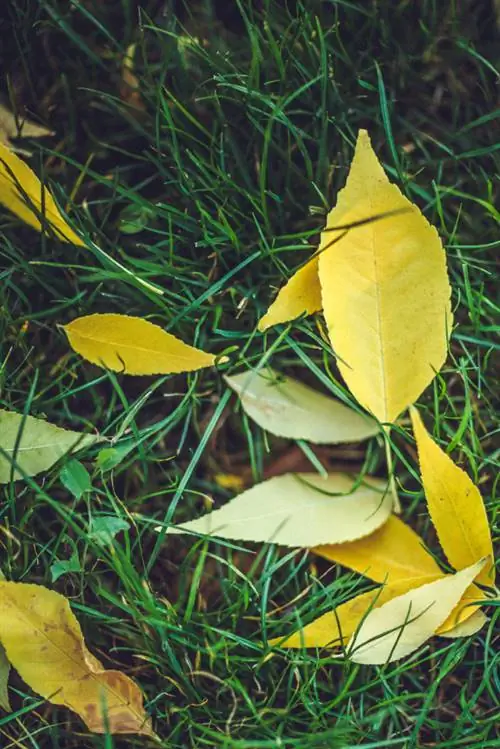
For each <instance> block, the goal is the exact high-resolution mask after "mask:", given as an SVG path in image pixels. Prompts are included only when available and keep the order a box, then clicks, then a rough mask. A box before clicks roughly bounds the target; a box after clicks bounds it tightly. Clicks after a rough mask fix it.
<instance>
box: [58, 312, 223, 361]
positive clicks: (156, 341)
mask: <svg viewBox="0 0 500 749" xmlns="http://www.w3.org/2000/svg"><path fill="white" fill-rule="evenodd" d="M64 330H65V332H66V335H67V336H68V341H69V344H70V346H71V348H73V349H74V350H75V351H76V352H77V353H78V354H80V356H83V358H84V359H87V361H90V362H92V364H97V365H98V366H100V367H105V368H107V369H112V370H113V371H114V372H123V373H124V374H129V375H153V374H172V373H176V372H193V371H195V370H197V369H202V368H203V367H210V366H213V365H214V364H215V357H214V356H213V355H212V354H207V353H206V352H205V351H201V350H200V349H197V348H194V347H193V346H189V345H188V344H187V343H183V342H182V341H180V340H179V339H178V338H176V337H175V336H173V335H170V333H166V332H165V331H164V330H163V329H162V328H160V327H159V326H158V325H154V324H153V323H151V322H149V321H148V320H143V319H142V318H140V317H132V316H128V315H117V314H104V315H88V316H87V317H79V318H77V319H76V320H73V322H71V323H69V325H65V326H64Z"/></svg>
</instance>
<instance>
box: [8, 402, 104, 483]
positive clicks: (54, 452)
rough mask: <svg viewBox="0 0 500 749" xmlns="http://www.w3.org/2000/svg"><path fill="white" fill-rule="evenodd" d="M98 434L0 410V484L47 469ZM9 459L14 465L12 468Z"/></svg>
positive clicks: (89, 442) (93, 439) (95, 437)
mask: <svg viewBox="0 0 500 749" xmlns="http://www.w3.org/2000/svg"><path fill="white" fill-rule="evenodd" d="M98 439H99V437H97V436H96V435H93V434H80V433H78V432H72V431H71V430H69V429H61V427H57V426H55V424H50V423H49V422H48V421H44V420H43V419H37V418H35V417H34V416H23V415H22V414H18V413H15V412H13V411H5V410H3V409H0V448H1V450H0V484H4V483H7V482H8V481H10V478H11V476H12V477H13V479H14V480H16V479H20V478H22V477H23V476H36V474H38V473H41V472H42V471H47V470H48V469H49V468H50V467H51V466H53V465H54V463H56V462H57V461H58V460H59V459H60V458H61V457H62V456H63V455H66V454H67V453H69V452H72V451H74V450H77V449H82V448H84V447H89V446H90V445H92V444H93V443H94V442H96V440H98ZM12 461H14V463H15V464H16V466H15V467H14V469H13V464H12Z"/></svg>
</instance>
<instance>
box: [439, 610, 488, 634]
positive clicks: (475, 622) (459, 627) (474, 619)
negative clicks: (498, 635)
mask: <svg viewBox="0 0 500 749" xmlns="http://www.w3.org/2000/svg"><path fill="white" fill-rule="evenodd" d="M487 622H488V617H487V616H486V615H485V614H483V612H482V611H481V610H480V609H476V610H475V611H474V613H473V614H471V615H470V616H469V618H468V619H464V620H463V621H461V622H460V623H459V624H456V625H455V626H454V627H453V628H452V629H448V630H445V631H444V632H442V631H440V630H438V631H437V634H439V635H440V637H447V638H449V639H450V640H454V639H457V638H459V637H472V635H475V634H476V633H477V632H479V630H480V629H482V628H483V627H484V625H485V624H487Z"/></svg>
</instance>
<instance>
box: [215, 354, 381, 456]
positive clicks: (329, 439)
mask: <svg viewBox="0 0 500 749" xmlns="http://www.w3.org/2000/svg"><path fill="white" fill-rule="evenodd" d="M224 379H225V380H226V382H227V384H228V385H229V386H230V387H231V388H232V389H233V390H234V391H235V392H236V393H237V394H238V395H239V397H240V400H241V405H242V406H243V408H244V410H245V412H246V413H247V414H248V415H249V416H250V418H252V419H253V420H254V421H255V422H256V423H257V424H258V425H259V426H260V427H262V429H266V430H267V431H268V432H271V434H275V435H277V436H278V437H286V438H287V439H303V440H308V441H309V442H314V443H316V444H334V443H339V442H359V441H361V440H365V439H368V437H372V436H373V435H374V434H377V433H378V431H379V426H378V424H377V423H376V422H375V421H374V420H373V419H371V418H369V417H367V416H363V415H362V414H360V413H358V412H357V411H354V409H352V408H349V407H348V406H345V405H344V404H343V403H341V402H340V401H338V400H334V399H333V398H330V397H329V396H327V395H323V394H322V393H318V392H317V391H316V390H313V389H312V388H310V387H308V386H307V385H304V384H303V383H301V382H299V381H298V380H294V379H293V378H292V377H286V376H285V375H282V374H279V373H278V372H275V371H274V370H272V369H270V368H268V369H266V370H265V372H255V371H253V370H249V371H247V372H241V373H240V374H237V375H232V376H226V377H225V378H224Z"/></svg>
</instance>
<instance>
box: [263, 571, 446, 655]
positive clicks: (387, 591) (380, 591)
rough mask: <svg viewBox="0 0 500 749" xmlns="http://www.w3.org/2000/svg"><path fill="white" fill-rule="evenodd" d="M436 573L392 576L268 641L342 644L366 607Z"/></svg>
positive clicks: (289, 645) (323, 645) (293, 645)
mask: <svg viewBox="0 0 500 749" xmlns="http://www.w3.org/2000/svg"><path fill="white" fill-rule="evenodd" d="M439 577H442V575H441V574H439V576H432V575H431V576H429V577H417V578H406V579H403V578H402V579H400V580H396V581H395V582H393V583H389V584H388V585H384V586H383V587H381V588H377V589H376V590H370V591H368V592H367V593H361V594H360V595H358V596H356V597H355V598H352V599H351V600H350V601H346V602H345V603H342V604H340V606H336V608H335V609H334V610H333V611H328V612H327V613H326V614H323V615H322V616H320V617H318V618H317V619H315V620H314V621H312V622H311V623H310V624H306V626H305V627H303V628H302V629H300V630H298V631H297V632H294V633H293V634H291V635H290V636H289V637H287V638H286V640H284V641H283V638H278V637H275V638H274V639H273V640H270V641H269V644H270V645H272V646H274V645H279V646H280V647H282V648H326V647H329V648H333V647H339V646H340V645H342V644H343V645H345V644H346V643H347V642H348V641H349V639H350V638H351V637H352V636H353V634H354V633H355V632H356V630H357V629H358V627H359V625H360V623H361V621H362V620H363V618H364V617H365V616H367V614H368V612H369V611H370V610H373V609H375V608H378V607H380V606H382V605H383V604H384V603H387V602H388V601H391V600H392V599H393V598H396V597H397V596H400V595H402V594H403V593H407V592H408V591H409V590H411V589H412V588H414V587H415V586H417V585H423V584H424V583H427V582H432V581H433V580H436V579H439Z"/></svg>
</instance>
